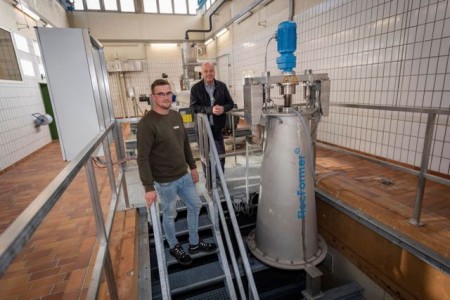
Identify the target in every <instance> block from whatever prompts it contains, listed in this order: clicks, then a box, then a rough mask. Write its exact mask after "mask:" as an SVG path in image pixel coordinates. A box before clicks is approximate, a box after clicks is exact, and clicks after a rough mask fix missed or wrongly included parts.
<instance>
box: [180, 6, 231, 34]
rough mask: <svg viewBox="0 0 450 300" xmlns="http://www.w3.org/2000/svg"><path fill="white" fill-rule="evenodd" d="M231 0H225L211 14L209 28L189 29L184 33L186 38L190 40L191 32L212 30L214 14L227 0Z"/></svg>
mask: <svg viewBox="0 0 450 300" xmlns="http://www.w3.org/2000/svg"><path fill="white" fill-rule="evenodd" d="M228 1H229V0H223V1H222V2H221V3H220V4H219V5H218V6H217V7H216V8H215V9H214V11H213V12H212V13H211V14H210V15H209V29H188V30H186V33H185V35H184V39H185V40H189V32H210V31H211V30H212V16H213V15H214V14H215V13H216V12H217V11H218V10H219V9H220V8H221V7H222V5H224V4H225V2H228Z"/></svg>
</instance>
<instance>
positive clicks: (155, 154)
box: [137, 110, 196, 192]
mask: <svg viewBox="0 0 450 300" xmlns="http://www.w3.org/2000/svg"><path fill="white" fill-rule="evenodd" d="M137 151H138V155H137V163H138V167H139V176H140V178H141V181H142V184H143V185H144V187H145V191H146V192H148V191H154V190H155V188H154V182H155V181H156V182H158V183H166V182H171V181H174V180H177V179H179V178H181V177H182V176H184V175H185V174H186V173H187V165H188V166H189V168H190V169H191V170H192V169H195V168H196V165H195V160H194V157H193V156H192V151H191V146H190V144H189V139H188V137H187V134H186V130H185V128H184V125H183V120H182V118H181V115H180V114H179V113H178V112H176V111H173V110H169V114H168V115H160V114H158V113H156V112H154V111H153V110H151V111H150V112H148V113H147V114H146V115H145V116H144V117H143V118H142V119H141V120H140V121H139V123H138V127H137Z"/></svg>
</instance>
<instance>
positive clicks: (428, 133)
mask: <svg viewBox="0 0 450 300" xmlns="http://www.w3.org/2000/svg"><path fill="white" fill-rule="evenodd" d="M330 106H335V107H346V108H356V109H365V110H378V111H392V112H393V111H396V112H405V113H419V114H426V115H427V123H426V124H427V125H426V129H425V135H424V143H423V148H422V156H421V161H420V170H419V171H418V170H415V169H413V168H408V167H404V166H402V165H399V164H395V163H392V162H387V161H384V160H380V159H377V158H374V157H370V156H366V155H362V154H358V153H355V152H352V151H347V150H344V149H342V148H338V147H333V146H330V145H328V144H324V143H320V142H318V143H317V144H318V145H320V146H321V147H324V148H329V149H332V150H335V151H340V152H345V153H347V154H350V155H355V156H358V157H361V158H364V159H367V160H370V161H373V162H376V163H378V164H381V165H385V166H388V167H390V168H393V169H396V170H400V171H403V172H406V173H408V174H411V175H414V176H417V177H418V181H417V188H416V197H415V205H414V212H413V215H412V218H411V219H410V223H411V224H413V225H416V226H419V225H422V222H421V221H420V215H421V212H422V204H423V196H424V191H425V183H426V180H431V181H434V182H437V183H440V184H444V185H447V186H450V180H448V179H445V178H442V177H439V176H435V175H432V174H430V173H428V165H429V162H430V150H431V145H432V142H433V132H434V128H435V121H436V116H437V115H450V109H433V108H419V107H394V106H382V105H360V104H346V103H330Z"/></svg>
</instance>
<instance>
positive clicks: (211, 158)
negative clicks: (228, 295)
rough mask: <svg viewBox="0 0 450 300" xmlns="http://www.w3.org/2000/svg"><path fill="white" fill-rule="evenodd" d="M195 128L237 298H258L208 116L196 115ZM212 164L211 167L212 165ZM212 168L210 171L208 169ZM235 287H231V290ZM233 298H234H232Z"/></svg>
mask: <svg viewBox="0 0 450 300" xmlns="http://www.w3.org/2000/svg"><path fill="white" fill-rule="evenodd" d="M197 126H198V127H197V128H198V134H199V138H198V144H199V148H200V156H201V160H202V163H203V164H204V165H205V173H206V176H205V177H206V184H207V189H208V190H209V191H211V192H212V196H213V197H212V198H213V203H214V209H215V215H216V216H217V218H213V221H214V222H215V223H214V226H215V227H216V228H218V227H219V225H221V226H222V229H223V230H224V236H225V242H226V246H227V250H228V251H229V253H230V259H231V264H232V270H233V273H234V278H235V279H236V283H237V286H238V289H239V294H240V299H259V295H258V292H257V289H256V284H255V281H254V278H253V273H252V270H251V267H250V263H249V261H248V256H247V252H246V249H245V245H244V243H243V240H242V236H241V232H240V230H239V225H238V222H237V219H236V215H235V212H234V207H233V203H232V201H231V197H230V194H229V191H228V188H227V184H226V181H225V175H224V173H223V170H222V167H221V165H220V160H219V155H218V153H217V148H216V147H215V143H214V138H213V134H212V131H211V126H210V124H209V120H208V117H207V116H206V115H205V114H198V115H197ZM211 166H212V167H211ZM209 170H211V172H209ZM217 176H218V177H219V179H220V185H221V188H222V191H223V196H224V199H225V203H226V205H227V209H228V215H229V218H230V220H231V224H232V228H233V232H234V235H235V237H236V243H237V246H238V249H239V255H240V259H241V260H240V261H241V263H242V267H243V269H244V273H245V276H246V278H247V282H248V293H249V294H248V296H247V295H246V293H245V289H244V286H243V283H242V279H241V274H240V271H239V266H238V263H237V260H236V255H235V252H234V248H233V244H232V241H231V239H230V234H229V232H228V226H227V224H226V219H225V213H224V211H223V208H222V205H221V199H220V196H219V193H218V190H217V180H216V179H217ZM217 221H220V222H221V224H218V223H217ZM233 291H234V289H232V290H231V292H233ZM233 299H234V298H233Z"/></svg>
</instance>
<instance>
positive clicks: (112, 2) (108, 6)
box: [75, 0, 117, 11]
mask: <svg viewBox="0 0 450 300" xmlns="http://www.w3.org/2000/svg"><path fill="white" fill-rule="evenodd" d="M75 2H76V1H75ZM103 4H104V5H105V10H116V11H117V1H116V0H103Z"/></svg>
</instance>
